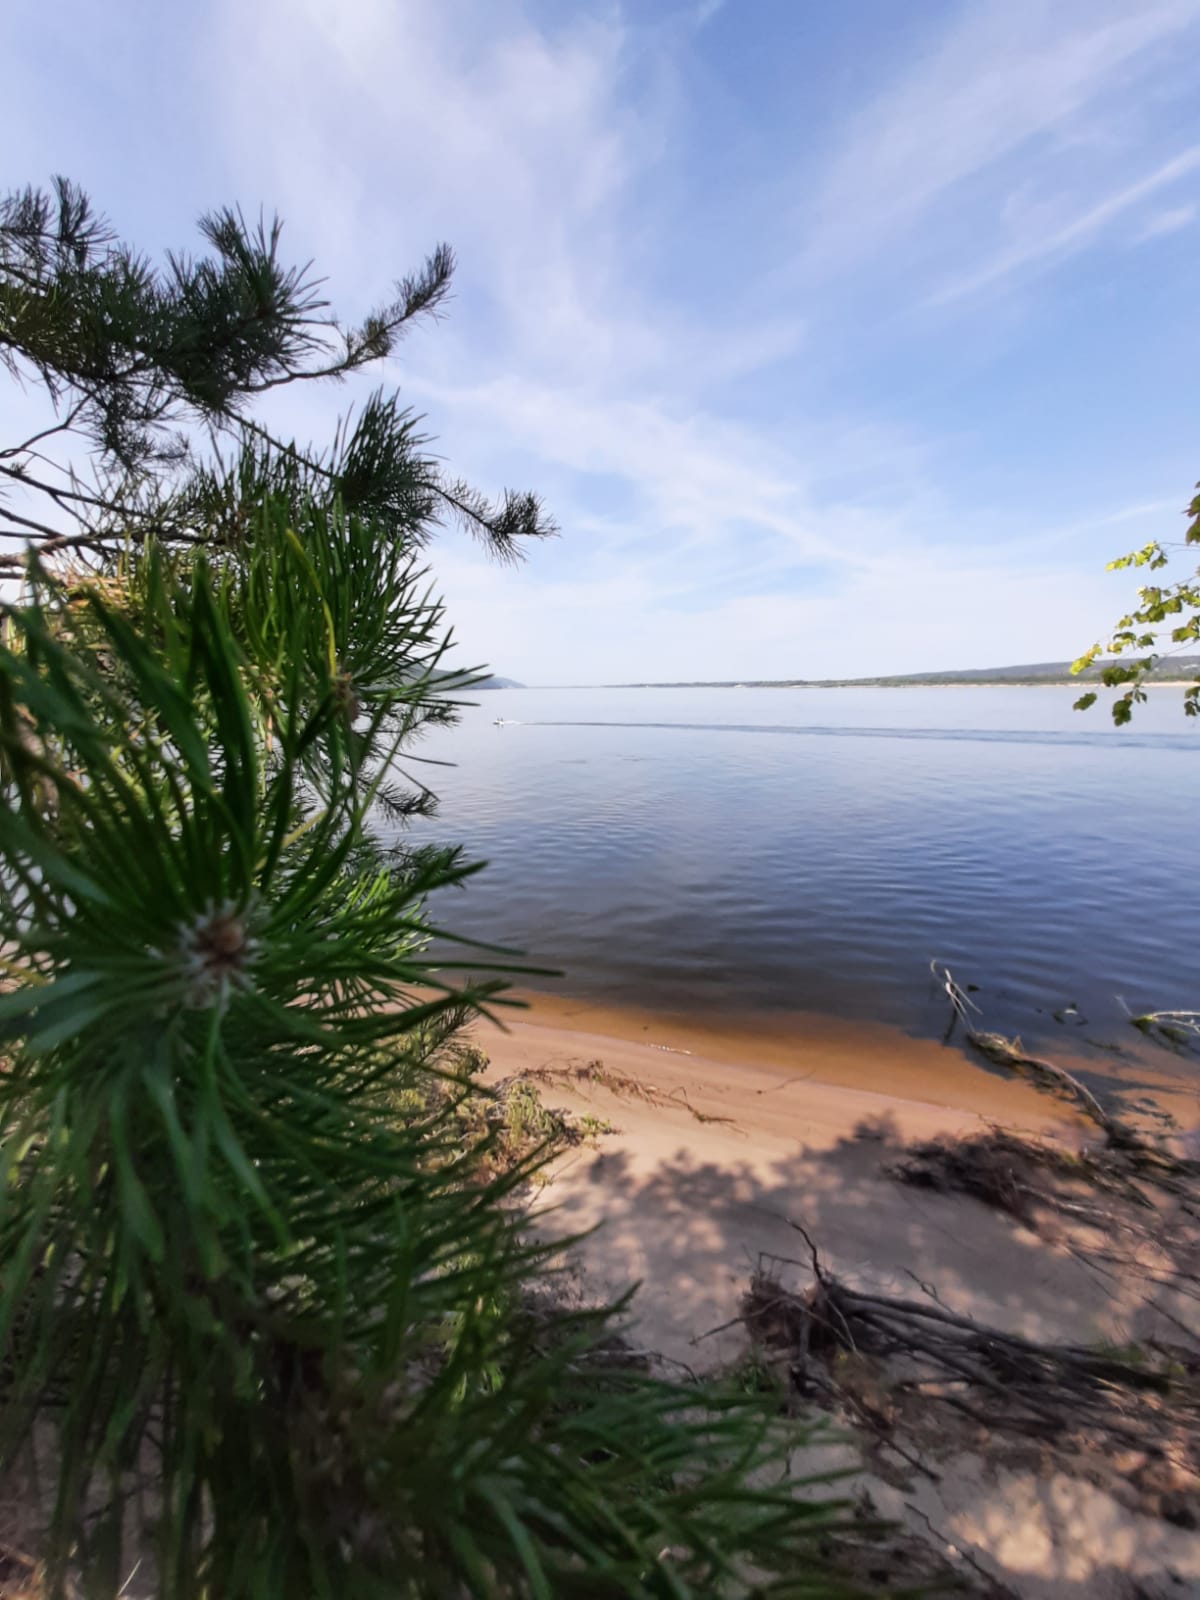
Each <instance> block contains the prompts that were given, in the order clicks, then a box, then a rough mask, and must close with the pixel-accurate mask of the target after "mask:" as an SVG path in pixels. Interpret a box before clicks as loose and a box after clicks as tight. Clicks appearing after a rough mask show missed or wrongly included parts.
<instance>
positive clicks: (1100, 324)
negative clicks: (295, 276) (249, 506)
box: [0, 0, 1200, 683]
mask: <svg viewBox="0 0 1200 1600" xmlns="http://www.w3.org/2000/svg"><path fill="white" fill-rule="evenodd" d="M6 46H7V51H8V55H9V58H10V59H9V60H8V62H7V63H6V73H5V78H6V94H5V97H4V101H3V103H2V104H0V149H2V150H3V153H4V162H3V168H4V171H3V178H4V181H5V183H6V185H16V184H18V183H23V182H26V181H44V180H45V179H46V178H48V177H49V176H50V175H51V174H52V173H54V172H64V173H66V174H67V175H69V176H71V177H74V178H76V179H77V180H78V181H80V182H82V183H83V184H84V185H85V186H87V187H88V188H89V189H90V190H91V191H92V193H93V195H94V197H95V199H96V200H97V201H98V203H99V204H100V205H101V206H102V207H103V208H104V209H105V210H106V211H108V212H109V214H110V215H111V216H112V218H113V220H114V221H115V222H116V223H117V225H118V226H119V227H120V228H121V229H122V231H123V232H125V233H126V234H127V235H128V236H130V237H131V238H134V239H136V240H138V241H140V242H141V243H142V244H143V245H144V246H145V247H146V248H148V249H151V250H155V251H157V250H160V249H163V248H166V247H169V246H173V247H179V246H183V245H187V244H188V243H189V242H190V241H191V240H192V239H193V238H194V233H193V230H192V224H193V221H194V218H195V216H196V215H197V214H198V213H199V212H200V211H202V210H204V209H206V208H208V207H211V206H213V205H216V204H219V203H224V202H236V203H239V204H241V205H242V206H243V207H245V208H246V209H247V210H257V209H258V207H259V206H260V205H265V206H267V208H268V209H270V208H276V209H278V210H279V211H280V212H281V213H282V214H283V216H284V217H285V219H286V223H287V234H286V237H287V239H288V240H289V241H290V246H291V248H292V250H293V251H294V252H295V254H296V255H297V256H299V257H312V258H313V259H314V260H315V262H316V263H317V265H318V267H319V268H320V270H321V271H322V272H323V273H325V274H326V275H327V276H328V278H329V280H330V281H329V289H330V294H331V297H332V299H333V300H334V302H335V305H336V306H337V307H338V309H339V310H341V311H342V312H343V313H344V314H345V315H346V316H347V317H350V316H352V315H354V314H355V313H359V312H361V311H363V310H365V309H366V308H367V307H368V306H369V305H370V304H371V303H372V302H374V301H375V300H377V299H380V298H382V297H383V296H384V295H385V294H386V293H387V290H388V287H389V284H390V281H391V280H392V279H393V278H394V277H396V276H397V275H399V273H400V272H402V271H404V270H406V269H408V268H409V267H411V266H413V265H414V264H416V263H417V262H418V261H419V260H420V258H422V257H423V255H424V254H425V253H426V251H427V250H428V249H429V248H430V247H431V246H432V245H433V244H434V243H435V242H436V241H438V240H440V239H446V240H448V241H449V242H450V243H451V244H452V245H453V246H454V247H455V249H456V251H457V253H458V256H459V261H460V271H459V276H458V280H457V288H456V294H455V298H454V301H453V302H452V305H451V308H450V314H449V316H448V318H447V319H446V320H445V321H443V322H441V323H439V324H437V325H427V326H425V327H424V328H423V329H422V330H420V331H418V332H416V333H415V334H413V335H412V336H411V337H410V339H409V340H408V342H407V343H406V345H405V346H404V348H403V350H402V351H401V353H400V356H399V359H397V360H396V361H394V362H393V363H391V371H390V372H389V374H388V381H389V382H394V383H396V384H397V385H399V386H400V388H401V389H402V391H403V392H404V394H405V395H406V396H407V398H408V399H409V400H410V401H411V403H412V405H413V406H414V407H416V408H417V409H418V410H420V411H421V412H423V413H425V414H426V415H427V418H428V427H429V429H430V431H431V432H432V433H434V434H436V436H437V438H438V449H439V451H440V452H441V453H444V454H445V456H446V457H447V459H448V460H449V461H451V462H452V463H453V464H454V466H455V468H456V469H460V470H462V471H463V472H464V473H465V474H466V475H468V476H471V477H472V478H473V479H474V480H476V481H477V482H478V483H479V484H480V485H481V486H483V487H489V488H496V487H500V486H501V485H504V484H513V485H516V486H521V487H524V486H530V487H534V488H537V489H539V490H540V491H541V492H542V493H543V494H544V495H545V497H546V499H547V501H548V502H549V504H550V506H551V508H552V509H553V511H554V512H555V514H556V515H557V517H558V520H559V522H560V523H561V525H562V529H563V533H562V537H561V539H559V540H556V541H554V542H553V543H552V544H549V545H546V546H544V547H542V548H539V549H537V550H535V551H533V552H532V553H531V555H530V558H529V560H528V561H527V562H526V563H525V564H524V565H523V566H522V567H521V568H520V570H518V571H515V572H507V571H498V570H497V569H496V568H495V566H494V565H492V564H491V563H489V562H488V561H486V560H485V559H484V558H482V557H481V556H480V555H479V554H478V553H477V552H476V551H475V550H474V549H473V548H472V547H471V546H470V545H469V544H468V543H467V542H465V541H464V539H463V538H462V537H461V536H460V535H458V534H457V533H453V532H451V533H448V534H447V535H446V537H445V538H444V539H443V540H442V541H441V542H440V543H439V545H438V546H437V548H436V550H435V553H434V556H433V562H434V566H435V570H436V574H437V576H438V578H439V580H440V582H441V583H442V585H443V588H444V590H445V593H446V596H447V600H448V603H449V606H450V613H451V617H452V620H453V622H454V624H455V627H456V630H457V632H458V635H459V637H460V639H461V641H462V645H463V649H464V652H465V653H466V654H467V655H468V656H469V657H470V658H471V659H473V660H475V659H480V660H487V661H490V662H491V663H492V664H493V665H494V667H495V668H496V670H498V671H500V672H502V673H504V674H507V675H511V676H514V677H518V678H520V679H523V680H525V681H528V682H533V683H544V682H596V681H614V680H622V679H630V678H647V677H650V678H693V677H718V678H720V677H734V678H741V677H771V676H792V675H795V676H824V675H834V674H837V675H841V674H848V673H873V672H877V671H909V670H919V669H922V668H938V667H944V668H949V667H960V666H987V665H998V664H1001V663H1004V662H1017V661H1033V660H1043V659H1056V658H1061V657H1063V656H1067V655H1071V654H1074V653H1075V652H1076V651H1077V650H1078V649H1080V648H1082V647H1083V646H1084V645H1086V644H1087V643H1089V642H1090V641H1091V639H1092V638H1093V637H1094V636H1095V635H1096V634H1097V633H1098V632H1100V631H1101V630H1102V629H1103V628H1104V626H1105V624H1106V623H1107V622H1109V621H1111V620H1112V619H1113V617H1114V616H1115V615H1116V614H1117V613H1118V612H1119V611H1121V610H1122V609H1124V605H1125V602H1126V599H1127V597H1128V595H1129V593H1130V584H1129V579H1128V576H1127V575H1115V576H1113V575H1110V576H1106V575H1104V574H1103V571H1102V569H1103V566H1104V563H1105V561H1106V560H1107V559H1108V558H1109V557H1110V556H1112V555H1115V554H1117V553H1119V552H1120V551H1122V550H1124V549H1126V548H1128V547H1130V546H1132V545H1134V544H1140V543H1144V542H1145V541H1146V540H1147V539H1149V538H1151V537H1167V538H1171V537H1177V536H1178V535H1179V533H1180V531H1181V529H1182V527H1183V523H1182V520H1181V519H1180V517H1179V510H1180V508H1181V506H1182V505H1183V504H1184V503H1185V501H1186V500H1187V498H1188V497H1189V494H1190V487H1191V484H1192V483H1193V481H1194V480H1195V479H1196V478H1197V477H1200V429H1198V428H1197V425H1196V424H1197V402H1196V399H1195V380H1194V373H1195V371H1196V368H1197V356H1198V354H1200V320H1198V319H1197V316H1196V312H1195V296H1196V287H1197V273H1196V267H1197V244H1198V241H1200V98H1198V97H1197V95H1196V93H1195V66H1194V63H1195V61H1196V60H1197V53H1198V51H1200V0H1120V3H1118V0H1040V3H1039V0H957V3H946V0H912V3H910V4H904V5H900V4H897V3H896V0H845V3H842V4H836V5H834V4H828V3H825V0H723V3H721V0H677V3H676V0H638V3H634V0H627V3H626V4H624V5H616V4H609V3H604V4H594V5H593V4H587V3H575V4H566V3H552V0H527V3H522V0H253V3H251V4H247V3H245V0H240V3H239V0H181V3H180V4H178V5H175V6H164V5H162V4H161V3H156V4H142V3H139V0H125V3H117V4H113V5H109V6H95V5H92V4H85V3H83V0H57V3H55V4H53V5H48V4H46V3H45V0H40V3H38V4H31V3H29V0H9V4H8V7H7V10H6ZM354 397H355V395H354V391H352V390H341V391H324V392H323V393H322V394H321V395H317V394H315V393H310V394H308V395H307V396H305V397H304V398H303V399H302V400H300V401H296V402H294V403H292V404H291V405H290V409H289V410H288V412H287V414H286V416H285V417H283V418H282V419H281V420H284V421H286V422H287V423H288V424H289V425H293V426H295V427H296V428H297V429H299V430H300V431H303V432H307V433H311V434H313V435H314V436H317V437H320V436H323V435H324V434H325V433H326V432H327V431H328V428H329V425H330V419H331V417H332V415H333V414H334V412H335V411H336V410H337V408H338V407H339V406H343V405H345V404H346V403H347V402H348V401H351V400H353V399H354ZM13 405H14V397H13V395H12V393H11V392H9V393H5V394H4V396H3V398H2V400H0V410H2V411H3V413H4V414H5V415H8V416H11V414H12V408H13ZM3 420H4V417H3V416H0V422H3Z"/></svg>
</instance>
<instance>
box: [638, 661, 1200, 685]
mask: <svg viewBox="0 0 1200 1600" xmlns="http://www.w3.org/2000/svg"><path fill="white" fill-rule="evenodd" d="M1109 664H1110V663H1106V662H1103V661H1097V662H1095V663H1094V664H1093V665H1092V666H1090V667H1088V668H1087V669H1086V670H1085V671H1083V672H1081V673H1080V674H1079V675H1078V676H1077V677H1072V675H1071V663H1070V662H1069V661H1036V662H1032V663H1030V664H1029V665H1027V666H1021V667H971V668H967V669H966V670H964V671H962V672H908V673H901V674H897V675H895V676H892V677H879V678H742V679H737V680H735V679H732V678H723V679H711V680H708V681H702V680H695V681H692V682H676V683H622V684H612V685H610V687H612V688H619V689H861V688H880V689H902V688H913V689H915V688H921V687H923V686H924V687H929V686H935V685H937V684H954V683H960V684H972V683H976V684H988V683H991V684H997V683H999V684H1062V685H1064V686H1066V685H1070V684H1077V683H1095V682H1096V681H1097V680H1098V679H1099V677H1100V674H1101V672H1102V671H1103V670H1104V667H1105V666H1106V665H1109ZM1197 677H1200V656H1172V657H1171V658H1170V659H1169V660H1167V661H1160V662H1159V664H1158V666H1157V667H1156V668H1155V669H1154V671H1153V672H1152V673H1151V674H1150V679H1151V681H1157V682H1160V683H1163V682H1172V681H1181V680H1191V679H1195V678H1197Z"/></svg>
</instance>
